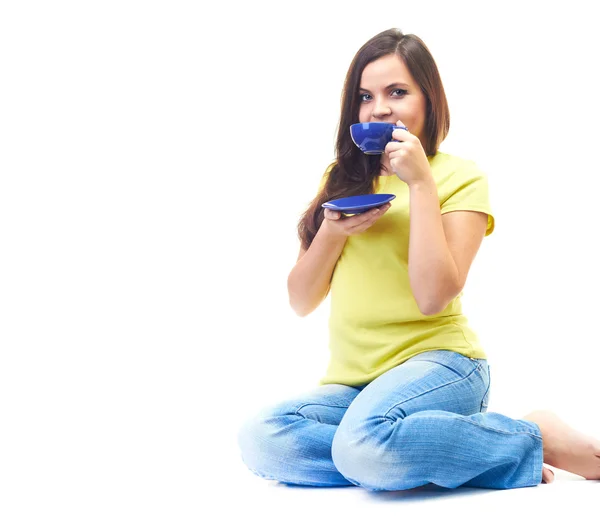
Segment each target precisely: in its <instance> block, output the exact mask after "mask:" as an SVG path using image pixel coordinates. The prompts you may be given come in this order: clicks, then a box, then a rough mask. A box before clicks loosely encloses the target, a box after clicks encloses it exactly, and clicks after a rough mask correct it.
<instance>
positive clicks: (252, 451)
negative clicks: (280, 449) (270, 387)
mask: <svg viewBox="0 0 600 519" xmlns="http://www.w3.org/2000/svg"><path fill="white" fill-rule="evenodd" d="M268 437H269V432H268V418H267V417H266V415H264V414H262V413H261V414H258V415H256V416H254V417H252V418H250V419H248V420H246V421H245V422H244V423H243V424H242V426H241V427H240V428H239V429H238V433H237V444H238V447H239V450H240V453H241V456H242V461H243V462H244V463H245V464H246V465H247V466H248V468H249V469H250V470H252V471H253V472H254V471H256V470H258V468H259V465H260V460H261V458H263V457H264V454H265V449H266V448H268V445H269V442H268V441H267V438H268Z"/></svg>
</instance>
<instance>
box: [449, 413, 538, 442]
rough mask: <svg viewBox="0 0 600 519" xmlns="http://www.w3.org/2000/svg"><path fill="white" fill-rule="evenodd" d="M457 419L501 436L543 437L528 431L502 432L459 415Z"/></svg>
mask: <svg viewBox="0 0 600 519" xmlns="http://www.w3.org/2000/svg"><path fill="white" fill-rule="evenodd" d="M456 418H458V419H459V420H462V421H463V422H467V423H470V424H475V425H477V426H478V427H483V428H484V429H487V430H489V431H494V432H497V433H501V434H510V435H512V434H528V435H529V436H533V437H534V438H537V439H539V440H541V439H542V437H541V436H538V435H537V434H533V433H531V432H528V431H515V432H512V431H501V430H500V429H495V428H494V427H489V426H487V425H482V424H480V423H476V422H472V421H471V420H467V419H466V418H464V417H463V416H461V415H457V416H456Z"/></svg>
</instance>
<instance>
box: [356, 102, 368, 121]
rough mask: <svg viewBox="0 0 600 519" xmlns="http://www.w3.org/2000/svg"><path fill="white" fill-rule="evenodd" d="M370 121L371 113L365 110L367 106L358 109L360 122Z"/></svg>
mask: <svg viewBox="0 0 600 519" xmlns="http://www.w3.org/2000/svg"><path fill="white" fill-rule="evenodd" d="M368 121H369V113H368V112H367V110H366V109H365V106H364V105H361V106H360V108H359V109H358V122H359V123H366V122H368Z"/></svg>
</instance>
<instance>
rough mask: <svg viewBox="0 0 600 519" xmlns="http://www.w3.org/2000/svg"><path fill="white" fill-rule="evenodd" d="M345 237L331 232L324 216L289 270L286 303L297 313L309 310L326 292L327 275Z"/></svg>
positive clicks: (330, 272)
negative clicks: (319, 225) (303, 251)
mask: <svg viewBox="0 0 600 519" xmlns="http://www.w3.org/2000/svg"><path fill="white" fill-rule="evenodd" d="M346 239H347V238H346V237H345V236H343V237H341V236H336V235H333V234H331V233H330V232H329V231H328V227H327V220H324V222H323V224H322V225H321V227H320V228H319V230H318V232H317V234H316V236H315V238H314V240H313V241H312V243H311V245H310V247H309V248H308V250H307V251H306V253H305V254H304V255H303V256H302V257H301V258H300V259H299V260H298V262H297V263H296V265H295V266H294V268H293V269H292V271H291V272H290V275H289V276H288V294H289V299H290V305H291V307H292V308H293V310H294V311H295V312H296V313H297V314H298V315H300V316H302V317H303V316H305V315H308V314H310V313H311V312H312V311H313V310H314V309H315V308H317V307H318V306H319V304H321V301H323V299H325V297H326V296H327V293H328V292H329V285H330V283H331V275H332V273H333V269H334V268H335V265H336V263H337V261H338V259H339V257H340V255H341V253H342V250H343V249H344V245H345V244H346Z"/></svg>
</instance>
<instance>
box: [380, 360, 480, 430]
mask: <svg viewBox="0 0 600 519" xmlns="http://www.w3.org/2000/svg"><path fill="white" fill-rule="evenodd" d="M423 362H425V361H423ZM427 362H435V361H427ZM435 363H436V364H440V363H439V362H435ZM440 366H444V367H445V368H448V369H450V370H451V371H453V372H454V373H457V372H456V371H455V370H454V368H449V367H448V366H446V365H444V364H440ZM475 371H477V367H474V368H473V370H472V371H471V372H470V373H469V374H468V375H466V376H464V377H462V378H459V379H458V380H453V381H452V382H448V383H447V384H442V385H441V386H437V387H434V388H431V389H430V390H429V391H425V392H424V393H420V394H418V395H415V396H411V397H410V398H407V399H406V400H403V401H402V402H398V403H397V404H394V405H393V406H392V407H390V408H389V409H388V410H387V411H386V413H385V414H384V415H383V418H384V419H385V420H391V418H388V416H387V415H388V414H389V413H390V412H391V411H392V410H393V409H395V408H396V407H398V406H400V405H403V404H406V402H410V401H411V400H413V399H415V398H419V397H421V396H423V395H426V394H428V393H431V392H432V391H436V390H437V389H440V388H442V387H446V386H449V385H451V384H456V383H457V382H462V381H463V380H465V379H467V378H469V377H470V376H471V375H472V374H473V373H474V372H475ZM458 374H459V375H460V373H458ZM391 421H392V422H395V420H391Z"/></svg>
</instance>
